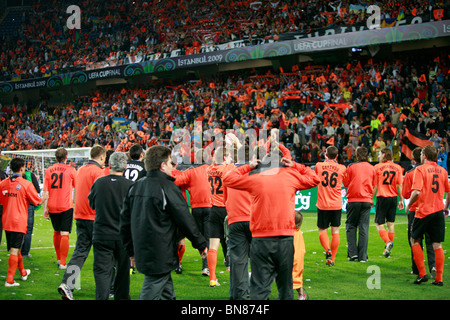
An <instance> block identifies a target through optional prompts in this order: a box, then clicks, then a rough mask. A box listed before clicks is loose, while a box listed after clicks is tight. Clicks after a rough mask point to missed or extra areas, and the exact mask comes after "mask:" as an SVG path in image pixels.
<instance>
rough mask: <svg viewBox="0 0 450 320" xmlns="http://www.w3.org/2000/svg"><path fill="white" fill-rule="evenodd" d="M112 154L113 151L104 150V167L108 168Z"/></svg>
mask: <svg viewBox="0 0 450 320" xmlns="http://www.w3.org/2000/svg"><path fill="white" fill-rule="evenodd" d="M113 153H114V150H113V149H108V150H106V160H105V167H107V166H109V158H110V157H111V155H112V154H113Z"/></svg>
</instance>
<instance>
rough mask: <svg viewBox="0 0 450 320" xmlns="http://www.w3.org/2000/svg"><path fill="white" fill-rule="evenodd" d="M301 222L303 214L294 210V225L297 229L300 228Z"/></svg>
mask: <svg viewBox="0 0 450 320" xmlns="http://www.w3.org/2000/svg"><path fill="white" fill-rule="evenodd" d="M302 223H303V214H302V213H301V212H300V211H298V210H295V227H296V228H297V229H300V228H301V226H302Z"/></svg>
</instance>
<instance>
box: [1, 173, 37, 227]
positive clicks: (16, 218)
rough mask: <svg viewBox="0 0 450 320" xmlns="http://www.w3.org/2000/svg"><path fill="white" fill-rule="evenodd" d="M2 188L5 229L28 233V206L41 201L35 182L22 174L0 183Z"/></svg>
mask: <svg viewBox="0 0 450 320" xmlns="http://www.w3.org/2000/svg"><path fill="white" fill-rule="evenodd" d="M0 190H1V193H0V203H1V204H2V205H3V217H2V223H3V230H6V231H12V232H20V233H27V227H28V206H29V204H30V203H32V204H34V205H38V204H39V203H41V198H40V197H39V194H38V193H37V191H36V188H35V187H34V185H33V183H32V182H30V181H28V180H26V179H24V178H23V177H20V176H19V177H17V178H8V179H5V180H3V181H2V182H1V183H0Z"/></svg>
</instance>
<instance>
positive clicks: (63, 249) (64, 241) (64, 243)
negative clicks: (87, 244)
mask: <svg viewBox="0 0 450 320" xmlns="http://www.w3.org/2000/svg"><path fill="white" fill-rule="evenodd" d="M60 238H61V240H60V245H59V246H60V250H59V251H60V259H59V261H60V265H63V266H65V265H66V259H67V255H68V254H69V235H68V234H66V235H63V236H61V237H60Z"/></svg>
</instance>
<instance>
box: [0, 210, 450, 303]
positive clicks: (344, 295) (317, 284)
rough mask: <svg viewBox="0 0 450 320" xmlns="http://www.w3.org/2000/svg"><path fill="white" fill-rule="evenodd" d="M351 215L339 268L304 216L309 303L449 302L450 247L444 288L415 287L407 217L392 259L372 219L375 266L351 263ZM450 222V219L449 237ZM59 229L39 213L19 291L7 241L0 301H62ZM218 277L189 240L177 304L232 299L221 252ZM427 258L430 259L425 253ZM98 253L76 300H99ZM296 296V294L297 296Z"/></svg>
mask: <svg viewBox="0 0 450 320" xmlns="http://www.w3.org/2000/svg"><path fill="white" fill-rule="evenodd" d="M345 218H346V217H345V214H343V216H342V226H341V231H340V238H341V242H340V246H339V251H338V253H337V257H336V264H335V266H333V267H328V266H326V265H325V254H324V251H323V248H322V247H321V245H320V242H319V238H318V232H317V228H316V214H315V213H304V220H303V226H302V230H303V235H304V239H305V245H306V251H307V252H306V255H305V269H304V278H303V281H304V287H305V289H306V290H307V292H308V295H309V300H447V299H449V298H450V269H449V268H448V265H449V261H450V260H449V259H450V257H449V255H448V250H447V248H448V244H447V243H446V242H444V252H445V267H444V286H443V287H436V286H433V285H431V284H430V283H431V281H429V282H427V283H423V284H421V285H414V284H413V281H414V279H415V277H416V276H414V275H411V274H410V272H411V255H410V248H409V246H408V242H407V239H406V238H407V217H406V215H398V216H397V220H396V230H395V231H396V234H395V240H394V248H393V250H392V254H391V256H390V257H389V258H385V257H384V256H383V255H382V252H383V249H384V244H383V242H382V240H381V239H380V237H379V236H378V233H377V231H376V228H375V225H374V223H373V216H372V217H371V227H370V236H369V252H368V254H369V261H368V262H366V263H361V262H350V261H347V248H346V236H345ZM449 224H450V220H449V218H447V219H446V235H447V238H448V232H447V230H448V226H449ZM52 234H53V229H52V226H51V223H50V221H47V220H45V219H44V218H43V217H42V211H37V212H36V217H35V225H34V232H33V240H32V250H31V254H32V257H31V258H26V259H24V265H25V268H27V269H31V275H30V276H29V278H28V280H27V281H25V282H24V281H21V280H20V277H19V274H18V272H17V273H16V281H17V282H19V283H20V284H21V285H20V286H19V287H13V288H5V287H4V286H3V283H4V281H5V280H6V274H7V269H8V252H7V251H6V243H5V241H6V240H5V237H4V236H3V239H2V243H1V246H0V259H1V261H0V277H1V281H2V283H1V289H0V300H60V299H61V298H60V295H59V294H58V292H57V288H58V286H59V284H60V281H61V278H62V276H63V273H62V271H61V270H59V269H58V267H57V264H56V258H55V253H54V249H53V244H52ZM75 240H76V233H75V228H74V230H73V232H72V234H71V238H70V252H69V258H70V255H71V253H72V251H73V249H74V245H75ZM218 255H219V256H218V267H217V275H218V279H219V282H220V284H221V286H220V287H214V288H210V287H209V286H208V285H209V278H208V277H204V276H202V275H201V260H200V256H199V254H198V252H197V251H196V250H195V249H193V248H192V246H191V244H190V242H189V241H186V253H185V255H184V258H183V261H182V263H183V269H184V270H183V274H181V275H179V274H175V272H173V274H172V278H173V280H174V286H175V292H176V296H177V300H228V290H229V274H228V272H227V271H226V268H225V266H224V264H223V263H222V261H223V254H222V251H221V250H220V249H219V252H218ZM425 258H426V254H425ZM92 262H93V252H92V251H91V253H90V255H89V258H88V259H87V261H86V263H85V265H84V267H83V269H82V272H81V289H80V290H75V291H74V299H75V300H95V282H94V277H93V271H92ZM142 281H143V275H142V274H134V275H132V276H131V288H130V294H131V299H132V300H137V299H138V296H139V292H140V289H141V285H142ZM294 296H296V295H294ZM270 299H271V300H276V299H277V291H276V286H275V284H274V285H273V286H272V295H271V297H270Z"/></svg>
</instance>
